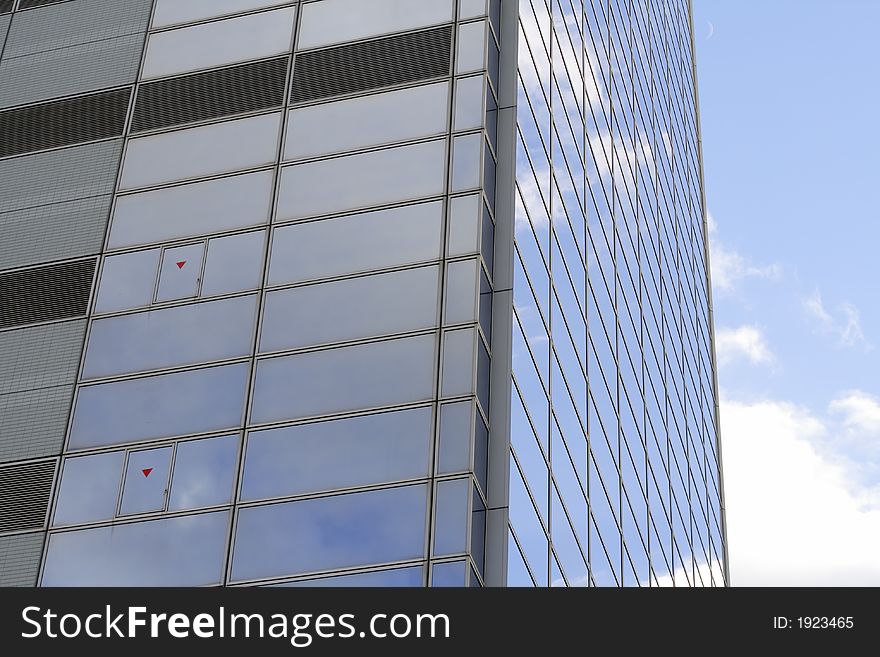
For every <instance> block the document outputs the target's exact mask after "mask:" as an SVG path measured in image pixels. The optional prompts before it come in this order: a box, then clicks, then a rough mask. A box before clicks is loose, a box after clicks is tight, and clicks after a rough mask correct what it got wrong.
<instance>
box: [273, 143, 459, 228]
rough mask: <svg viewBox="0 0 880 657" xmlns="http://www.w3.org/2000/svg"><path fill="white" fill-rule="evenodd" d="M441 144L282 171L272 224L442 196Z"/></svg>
mask: <svg viewBox="0 0 880 657" xmlns="http://www.w3.org/2000/svg"><path fill="white" fill-rule="evenodd" d="M445 155H446V141H445V140H438V141H429V142H426V143H422V144H414V145H412V146H401V147H398V148H387V149H385V150H381V151H374V152H371V153H360V154H358V155H348V156H345V157H337V158H333V159H330V160H321V161H319V162H310V163H308V164H297V165H295V166H289V167H286V168H284V169H282V172H281V190H280V194H279V200H278V219H279V220H282V221H283V220H287V219H299V218H302V217H309V216H313V215H320V214H331V213H334V212H344V211H346V210H354V209H357V208H367V207H370V206H375V205H383V204H385V203H394V202H395V201H407V200H411V199H418V198H423V197H427V196H437V195H439V194H442V193H443V188H444V184H445V181H444V172H445V170H446V162H445V160H446V157H445Z"/></svg>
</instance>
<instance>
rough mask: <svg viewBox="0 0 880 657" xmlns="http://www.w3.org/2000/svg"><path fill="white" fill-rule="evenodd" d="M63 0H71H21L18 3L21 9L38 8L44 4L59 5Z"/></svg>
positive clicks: (65, 0) (66, 0)
mask: <svg viewBox="0 0 880 657" xmlns="http://www.w3.org/2000/svg"><path fill="white" fill-rule="evenodd" d="M62 2H69V0H21V2H19V3H18V8H19V9H36V8H37V7H42V6H44V5H58V4H61V3H62Z"/></svg>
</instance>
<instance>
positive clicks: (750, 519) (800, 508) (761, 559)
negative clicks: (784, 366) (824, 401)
mask: <svg viewBox="0 0 880 657" xmlns="http://www.w3.org/2000/svg"><path fill="white" fill-rule="evenodd" d="M874 403H876V400H872V399H866V398H865V397H864V396H863V395H861V394H848V395H846V396H844V397H841V398H840V399H839V400H835V402H832V406H831V409H832V411H836V412H837V413H838V414H841V415H842V417H843V418H844V420H843V429H845V428H846V427H850V428H852V429H853V430H860V429H862V428H864V427H875V421H876V417H877V416H876V413H878V412H880V408H877V407H875V406H874ZM721 428H722V435H723V450H724V453H723V458H724V476H725V490H726V495H727V498H726V507H727V527H728V541H729V552H730V569H731V580H732V583H733V585H735V586H810V585H816V586H826V585H828V586H831V585H839V586H846V585H853V586H867V585H873V586H877V585H880V559H878V558H877V555H878V554H880V510H878V509H877V508H876V507H870V506H866V505H865V503H864V502H865V499H864V496H863V495H860V494H859V492H858V491H857V490H854V486H853V481H852V477H851V474H850V471H849V470H848V468H847V467H846V465H845V464H843V463H842V462H839V461H838V460H837V459H835V458H833V457H831V456H829V454H828V453H827V452H828V450H827V446H828V445H831V444H833V443H834V441H833V437H834V436H835V434H836V433H837V432H838V431H840V429H833V428H832V429H829V427H828V423H827V422H826V421H822V420H821V419H819V418H817V417H815V416H814V415H813V414H811V413H810V412H809V411H808V410H805V409H803V408H800V407H798V406H795V405H792V404H788V403H783V402H778V401H772V400H771V401H762V402H757V403H750V404H748V403H740V402H732V401H727V400H723V401H722V405H721ZM817 445H819V446H821V445H825V446H826V448H825V449H823V448H821V447H817ZM861 490H862V492H863V493H866V492H867V489H864V488H863V489H861Z"/></svg>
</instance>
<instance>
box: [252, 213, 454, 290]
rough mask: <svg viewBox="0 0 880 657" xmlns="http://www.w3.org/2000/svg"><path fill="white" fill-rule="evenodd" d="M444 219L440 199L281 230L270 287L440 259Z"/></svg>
mask: <svg viewBox="0 0 880 657" xmlns="http://www.w3.org/2000/svg"><path fill="white" fill-rule="evenodd" d="M442 218H443V204H442V203H441V202H440V201H436V202H433V203H419V204H416V205H407V206H404V207H400V208H391V209H390V210H379V211H378V212H365V213H363V214H356V215H352V216H350V217H339V218H337V219H325V220H324V221H312V222H309V223H305V224H296V225H293V226H284V227H282V228H277V229H275V234H274V237H273V243H272V257H271V262H270V265H269V284H270V285H279V284H282V283H299V282H305V281H308V280H315V279H319V278H326V277H330V276H338V275H342V274H354V273H358V272H361V271H367V270H370V269H383V268H385V267H395V266H398V265H407V264H411V263H417V262H424V261H426V260H436V259H437V258H439V257H440V231H441V226H442Z"/></svg>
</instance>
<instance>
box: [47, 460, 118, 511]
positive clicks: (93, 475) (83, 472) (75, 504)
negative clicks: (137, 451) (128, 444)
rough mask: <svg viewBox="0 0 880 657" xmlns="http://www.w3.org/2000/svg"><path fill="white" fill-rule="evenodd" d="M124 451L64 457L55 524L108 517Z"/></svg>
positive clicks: (112, 509) (116, 494) (115, 496)
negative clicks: (70, 457)
mask: <svg viewBox="0 0 880 657" xmlns="http://www.w3.org/2000/svg"><path fill="white" fill-rule="evenodd" d="M124 463H125V452H111V453H110V454H95V455H94V456H82V457H79V458H73V459H65V461H64V470H63V472H62V474H61V488H60V490H59V491H58V502H57V503H56V505H55V518H54V522H53V524H55V525H69V524H73V523H79V522H92V521H95V520H109V519H110V518H112V517H113V516H115V515H116V501H117V496H118V495H119V482H120V480H121V479H122V467H123V464H124Z"/></svg>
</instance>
